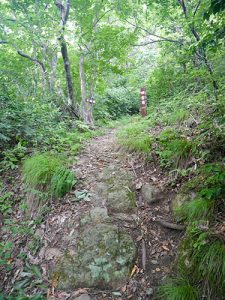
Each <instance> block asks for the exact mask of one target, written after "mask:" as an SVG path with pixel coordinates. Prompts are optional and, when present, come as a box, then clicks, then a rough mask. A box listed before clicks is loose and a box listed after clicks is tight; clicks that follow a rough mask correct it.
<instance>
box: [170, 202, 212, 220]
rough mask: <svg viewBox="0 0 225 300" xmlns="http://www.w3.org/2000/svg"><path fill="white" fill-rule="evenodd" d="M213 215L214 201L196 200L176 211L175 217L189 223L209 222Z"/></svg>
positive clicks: (186, 203)
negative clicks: (197, 221)
mask: <svg viewBox="0 0 225 300" xmlns="http://www.w3.org/2000/svg"><path fill="white" fill-rule="evenodd" d="M212 213H213V201H210V200H205V199H194V200H192V201H190V202H185V203H183V204H182V205H181V206H180V207H178V208H177V209H175V215H176V216H177V217H179V218H180V219H183V220H185V221H188V222H192V221H196V220H208V219H209V218H210V217H211V215H212Z"/></svg>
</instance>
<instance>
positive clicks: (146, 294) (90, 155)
mask: <svg viewBox="0 0 225 300" xmlns="http://www.w3.org/2000/svg"><path fill="white" fill-rule="evenodd" d="M110 165H117V166H119V168H120V170H121V172H122V171H125V172H128V173H132V174H133V178H132V181H133V188H134V189H135V193H136V203H137V207H138V208H137V209H136V211H135V214H136V215H137V218H136V220H135V222H131V220H130V219H132V217H130V214H127V215H122V216H118V214H114V215H113V214H111V216H112V218H114V223H117V224H118V222H119V226H120V227H122V228H123V230H125V231H126V232H128V233H129V234H131V235H132V238H133V240H134V242H135V245H136V247H137V257H136V260H135V262H134V263H133V268H132V269H131V270H130V276H129V279H128V281H127V282H126V283H125V284H123V285H122V286H121V288H120V289H119V290H118V291H117V292H116V291H113V290H111V291H107V292H106V291H101V290H100V291H99V290H98V289H96V290H95V289H93V288H92V289H87V290H81V294H82V293H84V294H85V295H83V297H84V296H87V294H88V295H89V297H91V299H140V300H141V299H143V300H144V299H153V298H154V294H155V289H156V287H157V286H158V285H159V283H160V281H161V280H162V279H163V278H164V277H165V276H166V274H168V273H170V266H171V263H172V262H173V260H174V256H175V253H176V247H177V241H178V239H179V235H180V232H177V231H173V230H170V229H166V228H163V227H161V226H159V225H158V224H156V223H155V222H154V220H155V218H159V217H160V218H162V219H164V220H165V219H166V220H168V219H170V217H169V211H170V208H169V202H170V200H171V197H172V195H171V194H170V193H168V191H164V192H162V193H163V197H159V198H160V199H158V200H157V201H156V202H154V203H150V204H148V203H146V202H145V201H144V199H143V195H142V192H141V190H140V187H141V186H143V185H146V184H147V185H148V184H150V185H152V184H153V185H154V186H158V188H163V185H164V184H165V182H164V179H163V177H162V176H161V175H160V174H159V173H158V172H157V170H156V169H153V170H152V168H153V166H144V162H143V160H142V158H140V157H135V155H134V154H129V153H126V152H124V151H121V150H120V149H119V147H118V144H117V139H116V130H111V131H110V132H108V133H107V134H105V135H104V136H100V137H96V138H94V139H93V140H92V141H91V143H87V144H86V146H85V148H84V150H83V151H82V153H80V155H79V159H78V161H77V163H76V164H75V165H74V167H73V169H74V171H75V172H76V174H77V176H78V179H79V184H78V186H77V187H76V190H77V191H84V190H85V191H87V192H88V193H90V194H91V195H93V194H95V188H96V185H97V184H98V179H97V178H98V177H99V175H100V174H102V172H104V170H105V169H106V168H107V167H109V166H110ZM72 198H73V195H70V196H69V197H67V198H66V199H65V201H66V202H67V205H68V207H67V209H66V207H65V206H63V207H62V206H60V207H59V208H60V210H61V209H63V210H62V214H63V215H64V216H65V215H66V214H67V215H68V216H70V215H71V211H72V212H73V219H74V220H75V218H74V214H76V215H77V216H78V217H80V215H81V214H83V213H84V212H85V211H88V210H89V209H90V207H95V206H96V205H97V206H102V207H105V206H106V203H105V199H104V198H103V199H102V201H100V202H98V203H97V204H96V201H99V199H95V197H93V198H94V200H93V199H91V198H92V197H90V202H85V201H84V202H83V201H81V202H80V203H78V204H77V203H76V204H74V202H72V201H71V200H72ZM121 201H123V200H122V199H121ZM54 215H56V216H57V217H59V216H60V214H59V212H58V211H56V212H55V213H54ZM61 217H62V216H60V218H61ZM118 217H119V218H118ZM64 234H65V233H64ZM82 288H83V287H82ZM79 291H80V290H79V289H78V290H76V291H74V292H72V294H70V293H69V294H70V297H71V295H73V297H72V298H73V299H75V298H74V295H79ZM113 292H114V293H113ZM115 292H116V293H115ZM69 294H68V295H69ZM60 295H61V293H60V291H58V296H57V294H56V295H55V296H56V297H58V298H61V296H60ZM82 299H83V298H82ZM84 299H86V298H84ZM87 299H88V298H87Z"/></svg>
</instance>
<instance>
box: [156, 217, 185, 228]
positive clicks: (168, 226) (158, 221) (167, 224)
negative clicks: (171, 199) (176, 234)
mask: <svg viewBox="0 0 225 300" xmlns="http://www.w3.org/2000/svg"><path fill="white" fill-rule="evenodd" d="M154 222H156V223H158V224H159V225H161V226H163V227H166V228H170V229H175V230H184V229H185V228H186V226H184V225H179V224H174V223H170V222H167V221H164V220H162V219H156V220H154Z"/></svg>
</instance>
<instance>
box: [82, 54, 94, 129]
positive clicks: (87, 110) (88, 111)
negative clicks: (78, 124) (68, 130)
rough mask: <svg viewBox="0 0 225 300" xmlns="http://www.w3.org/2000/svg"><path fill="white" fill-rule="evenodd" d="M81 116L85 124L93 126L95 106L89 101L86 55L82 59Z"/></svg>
mask: <svg viewBox="0 0 225 300" xmlns="http://www.w3.org/2000/svg"><path fill="white" fill-rule="evenodd" d="M80 87H81V116H82V118H83V120H84V122H85V123H87V124H90V125H93V124H94V118H93V104H92V103H90V102H89V101H87V88H86V87H87V85H86V79H85V71H84V54H81V57H80ZM89 100H90V99H89Z"/></svg>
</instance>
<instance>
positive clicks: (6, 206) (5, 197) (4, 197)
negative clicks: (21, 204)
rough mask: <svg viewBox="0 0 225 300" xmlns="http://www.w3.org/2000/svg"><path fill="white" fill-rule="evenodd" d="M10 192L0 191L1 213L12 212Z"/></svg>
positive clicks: (11, 194)
mask: <svg viewBox="0 0 225 300" xmlns="http://www.w3.org/2000/svg"><path fill="white" fill-rule="evenodd" d="M13 195H14V194H13V193H12V192H5V193H4V192H3V194H2V192H1V193H0V212H1V213H2V214H9V213H11V212H12V205H13V202H12V196H13Z"/></svg>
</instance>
